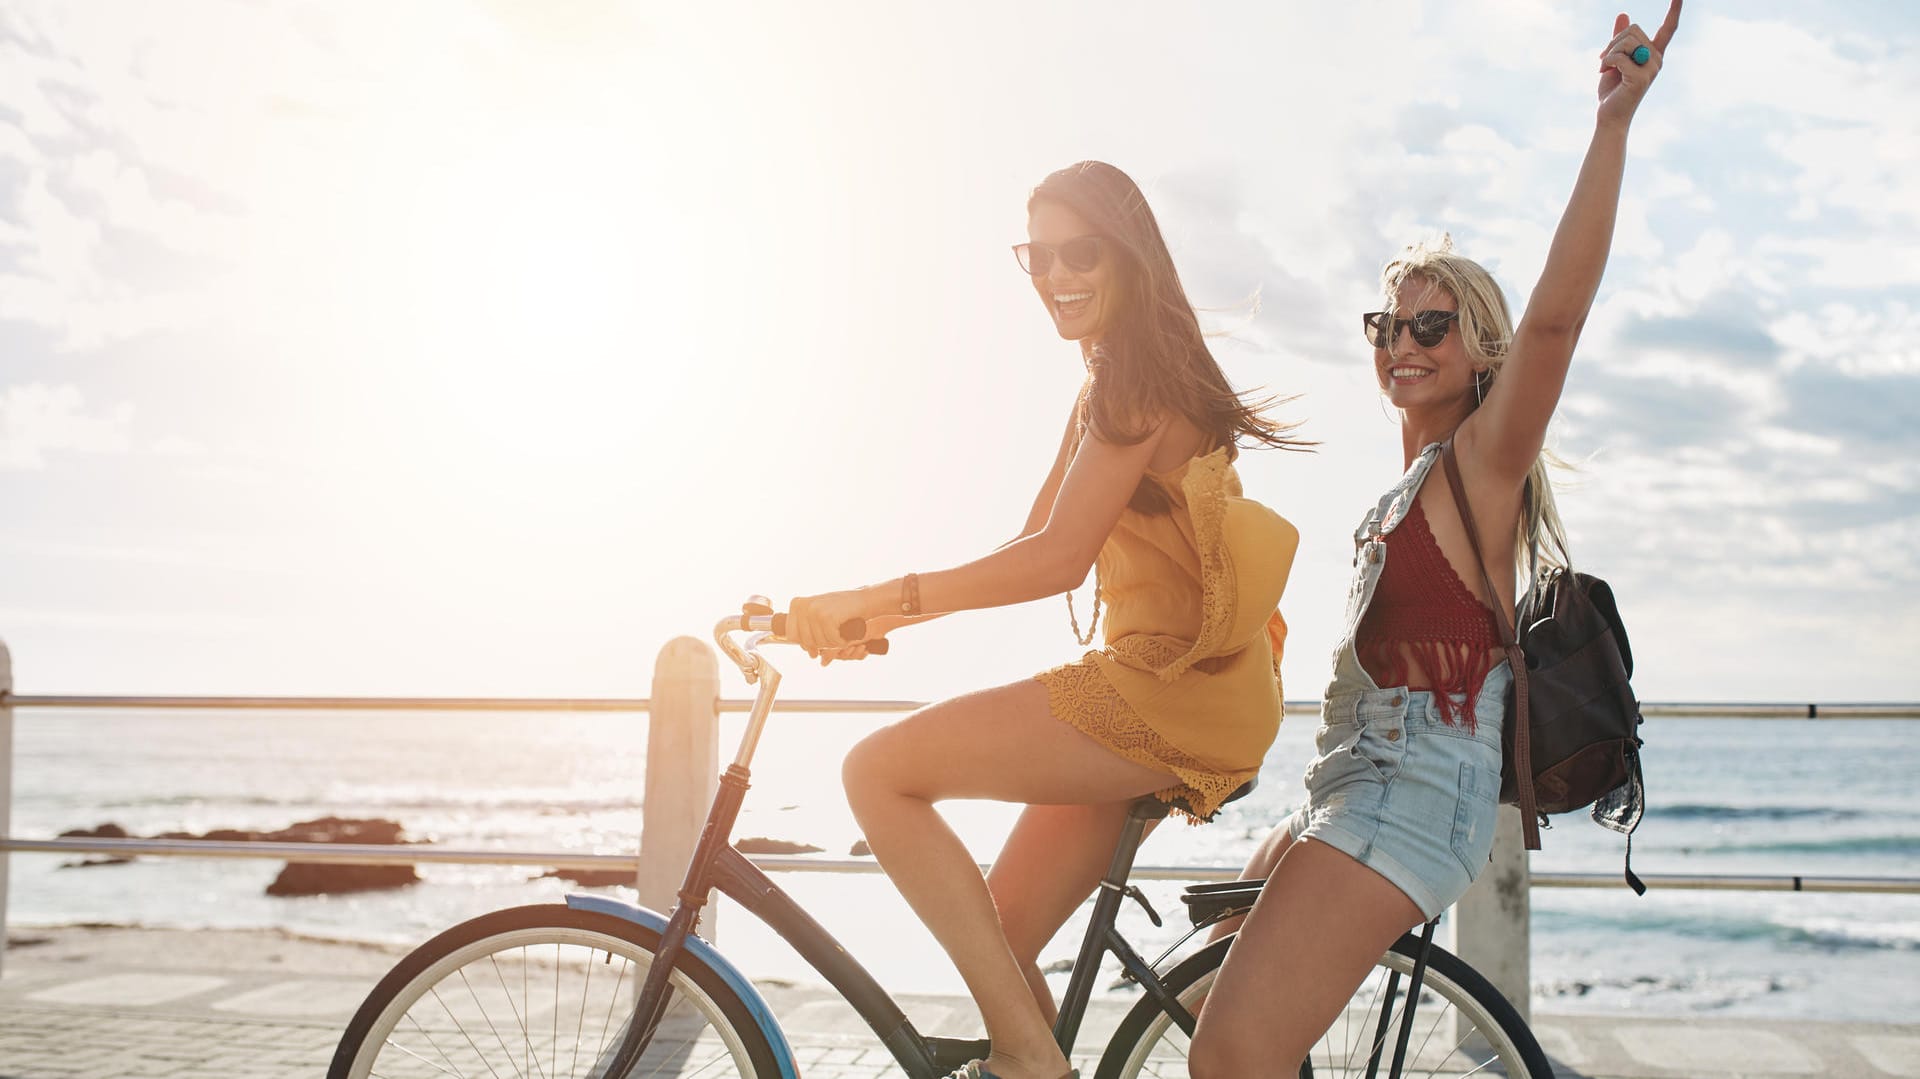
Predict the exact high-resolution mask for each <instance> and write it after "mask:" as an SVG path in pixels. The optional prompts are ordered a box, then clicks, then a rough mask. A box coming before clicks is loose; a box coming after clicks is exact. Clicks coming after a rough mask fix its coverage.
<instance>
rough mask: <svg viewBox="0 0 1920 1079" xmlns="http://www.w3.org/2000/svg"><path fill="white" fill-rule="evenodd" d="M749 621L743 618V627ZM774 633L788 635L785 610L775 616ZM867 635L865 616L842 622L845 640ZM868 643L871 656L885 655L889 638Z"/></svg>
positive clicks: (842, 635)
mask: <svg viewBox="0 0 1920 1079" xmlns="http://www.w3.org/2000/svg"><path fill="white" fill-rule="evenodd" d="M747 621H748V620H747V619H745V618H743V619H741V622H742V628H747V627H746V625H745V623H746V622H747ZM773 635H774V636H775V637H785V636H786V635H787V616H786V613H785V612H781V613H780V614H776V615H774V616H773ZM866 635H867V620H866V619H864V618H849V619H847V620H846V621H845V622H842V623H840V636H841V638H842V639H843V640H848V641H858V640H860V639H862V638H864V637H865V636H866ZM866 645H867V654H868V655H870V656H884V655H886V654H887V639H886V638H885V637H881V638H879V639H877V640H871V641H867V642H866Z"/></svg>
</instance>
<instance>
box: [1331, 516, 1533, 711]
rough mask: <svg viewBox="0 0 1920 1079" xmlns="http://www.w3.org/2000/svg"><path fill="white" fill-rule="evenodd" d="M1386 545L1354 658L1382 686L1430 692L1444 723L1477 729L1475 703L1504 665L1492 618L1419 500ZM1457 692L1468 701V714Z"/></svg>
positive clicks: (1498, 638) (1358, 637) (1355, 644)
mask: <svg viewBox="0 0 1920 1079" xmlns="http://www.w3.org/2000/svg"><path fill="white" fill-rule="evenodd" d="M1387 540H1388V552H1387V555H1388V557H1387V563H1386V566H1385V567H1384V568H1383V569H1382V570H1381V573H1380V581H1379V583H1378V584H1377V585H1376V586H1375V587H1374V592H1373V602H1372V603H1370V604H1368V605H1367V613H1366V615H1365V616H1364V617H1363V618H1361V620H1360V629H1359V631H1358V632H1357V633H1356V634H1355V635H1354V651H1355V652H1356V653H1357V654H1358V655H1359V657H1360V663H1361V666H1363V667H1365V668H1366V670H1367V673H1368V674H1369V675H1371V676H1372V677H1373V681H1374V684H1375V685H1378V686H1406V687H1407V688H1408V689H1425V690H1431V691H1432V692H1433V695H1434V703H1435V705H1436V707H1438V709H1439V710H1440V720H1441V722H1443V723H1447V724H1450V725H1453V726H1462V725H1464V726H1465V727H1466V728H1467V729H1468V730H1472V729H1473V702H1474V699H1475V698H1476V697H1477V696H1479V693H1480V686H1481V683H1483V682H1485V681H1486V677H1487V672H1488V671H1490V670H1492V669H1493V668H1494V667H1495V666H1496V665H1498V663H1499V661H1500V659H1501V645H1500V631H1499V629H1498V628H1497V627H1496V626H1495V625H1494V621H1493V611H1492V609H1491V608H1489V607H1488V606H1487V605H1486V604H1484V603H1481V602H1480V601H1479V600H1478V599H1476V598H1474V595H1473V593H1472V592H1469V591H1468V590H1467V586H1466V585H1465V584H1463V583H1461V581H1460V575H1459V574H1457V573H1455V572H1454V571H1453V566H1452V565H1450V564H1449V563H1448V562H1447V557H1446V555H1444V554H1442V553H1441V552H1440V544H1439V543H1438V542H1436V541H1435V540H1434V538H1433V529H1431V528H1429V527H1428V526H1427V515H1426V513H1425V511H1423V510H1422V509H1421V508H1420V500H1419V499H1417V498H1416V499H1414V502H1413V508H1412V509H1411V510H1409V511H1407V517H1406V520H1404V521H1402V522H1401V523H1400V527H1398V528H1396V529H1394V530H1393V531H1392V532H1391V533H1389V534H1388V536H1387ZM1409 660H1412V661H1416V662H1418V663H1419V664H1420V669H1421V670H1422V671H1423V672H1425V674H1426V677H1427V680H1428V682H1429V684H1428V685H1424V686H1416V685H1411V684H1410V682H1411V672H1412V663H1410V662H1409ZM1451 693H1458V694H1461V695H1462V696H1464V697H1465V698H1466V708H1465V711H1464V713H1463V712H1462V711H1461V709H1460V705H1459V704H1457V703H1455V701H1454V700H1453V698H1451V697H1450V696H1448V694H1451Z"/></svg>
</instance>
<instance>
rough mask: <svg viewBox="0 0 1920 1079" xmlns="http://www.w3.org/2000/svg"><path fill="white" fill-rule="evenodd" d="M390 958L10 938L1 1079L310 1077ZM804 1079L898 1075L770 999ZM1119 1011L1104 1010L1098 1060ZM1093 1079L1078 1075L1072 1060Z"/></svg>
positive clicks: (1600, 1022) (1, 993) (1770, 1031)
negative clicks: (790, 1043) (1102, 1045)
mask: <svg viewBox="0 0 1920 1079" xmlns="http://www.w3.org/2000/svg"><path fill="white" fill-rule="evenodd" d="M399 954H400V950H399V949H384V948H379V947H373V946H366V945H355V944H342V943H338V942H329V941H315V940H309V939H303V938H297V937H291V936H287V935H285V934H281V933H275V932H271V931H252V932H244V931H218V932H186V931H172V930H140V929H109V928H69V929H54V930H33V929H15V930H14V931H13V933H12V935H11V940H10V946H9V948H8V950H7V953H6V962H5V975H4V977H0V1079H122V1077H126V1079H133V1077H138V1079H173V1077H202V1076H207V1077H213V1076H218V1077H221V1079H296V1077H298V1079H310V1077H314V1076H320V1075H323V1074H324V1073H325V1070H326V1065H327V1062H328V1061H329V1060H330V1059H331V1057H332V1054H333V1047H334V1044H335V1041H336V1040H337V1039H338V1038H339V1035H340V1030H341V1028H342V1027H343V1026H344V1025H345V1023H346V1020H347V1018H348V1016H350V1015H351V1014H352V1012H353V1010H354V1009H355V1008H356V1007H357V1006H358V1005H359V1003H360V1000H361V998H362V997H363V996H364V995H365V993H366V991H367V989H368V988H369V987H370V986H371V985H372V984H373V982H374V981H375V980H377V979H378V977H379V976H380V975H381V974H382V973H384V972H385V971H386V969H387V968H388V967H389V966H391V965H392V963H393V962H394V960H395V959H396V958H397V957H398V955H399ZM766 992H767V995H768V998H769V1000H770V1002H771V1003H772V1004H773V1006H774V1009H775V1011H776V1012H778V1013H779V1015H780V1016H781V1019H782V1025H783V1026H784V1027H785V1029H786V1030H787V1032H788V1037H789V1039H790V1040H791V1041H792V1043H793V1045H794V1048H795V1050H796V1051H797V1052H798V1053H799V1055H800V1063H801V1067H802V1073H803V1075H805V1076H806V1079H855V1077H859V1079H866V1077H878V1076H886V1075H897V1074H898V1071H897V1069H895V1068H894V1067H893V1066H892V1063H891V1060H890V1059H889V1058H888V1057H887V1055H886V1053H885V1052H884V1050H882V1049H880V1048H879V1046H878V1045H877V1043H876V1042H875V1041H874V1039H873V1038H872V1036H871V1034H870V1033H868V1032H867V1031H866V1028H865V1027H864V1026H863V1025H862V1024H861V1023H860V1022H859V1020H858V1019H857V1018H856V1017H855V1016H854V1015H853V1013H852V1012H851V1010H849V1009H848V1008H847V1007H846V1006H845V1005H844V1004H842V1003H840V1002H839V1001H838V1000H837V999H835V998H833V997H831V996H830V995H827V994H825V993H822V992H821V991H818V990H814V989H801V988H793V987H787V986H767V987H766ZM903 1004H905V1006H906V1007H907V1010H908V1012H909V1014H910V1015H911V1016H912V1017H913V1019H914V1022H915V1024H916V1025H917V1026H919V1027H920V1028H921V1029H922V1030H937V1031H939V1032H940V1033H943V1034H950V1035H955V1036H969V1035H977V1034H978V1019H977V1018H976V1017H975V1016H974V1015H973V1011H972V1007H971V1005H970V1003H969V1002H967V1001H965V1000H958V999H954V998H950V997H925V998H918V999H910V1000H907V1001H903ZM1127 1004H1130V1001H1129V1002H1125V1003H1120V1004H1103V1005H1099V1006H1097V1007H1096V1009H1095V1012H1094V1014H1092V1015H1091V1016H1089V1020H1088V1023H1089V1026H1088V1030H1087V1032H1086V1034H1084V1035H1083V1040H1084V1041H1085V1042H1086V1043H1087V1044H1089V1045H1099V1044H1101V1043H1102V1042H1103V1041H1104V1039H1105V1031H1106V1030H1108V1029H1110V1028H1111V1026H1112V1025H1113V1023H1115V1022H1117V1020H1118V1018H1119V1015H1120V1013H1121V1011H1122V1010H1124V1008H1125V1007H1126V1006H1127ZM1534 1027H1535V1030H1536V1033H1537V1034H1538V1035H1539V1037H1540V1042H1541V1045H1542V1046H1543V1047H1544V1048H1545V1049H1546V1050H1547V1053H1548V1054H1549V1055H1550V1056H1551V1057H1552V1058H1553V1059H1554V1063H1555V1065H1556V1067H1557V1069H1558V1070H1559V1073H1560V1074H1561V1075H1562V1076H1567V1077H1570V1079H1572V1077H1585V1079H1669V1077H1671V1079H1722V1077H1726V1079H1733V1077H1740V1079H1759V1077H1773V1076H1817V1077H1824V1079H1853V1077H1867V1076H1873V1077H1880V1076H1901V1077H1910V1079H1920V1024H1915V1025H1889V1024H1868V1023H1804V1022H1779V1021H1769V1020H1736V1019H1709V1018H1688V1019H1684V1020H1663V1019H1651V1018H1612V1017H1609V1018H1595V1017H1587V1016H1555V1015H1536V1016H1535V1019H1534ZM1079 1063H1080V1064H1081V1065H1082V1067H1083V1069H1084V1070H1083V1074H1084V1075H1087V1076H1091V1075H1092V1070H1091V1064H1092V1061H1090V1060H1087V1061H1081V1062H1079Z"/></svg>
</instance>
